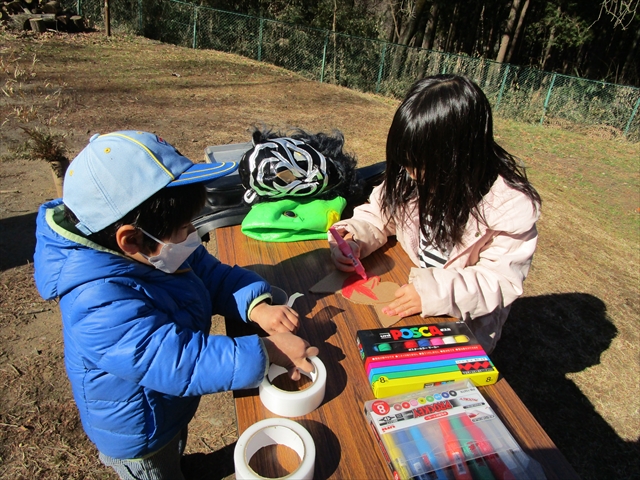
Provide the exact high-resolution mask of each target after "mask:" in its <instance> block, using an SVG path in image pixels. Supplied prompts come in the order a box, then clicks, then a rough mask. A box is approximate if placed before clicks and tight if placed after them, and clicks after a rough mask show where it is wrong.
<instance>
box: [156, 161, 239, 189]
mask: <svg viewBox="0 0 640 480" xmlns="http://www.w3.org/2000/svg"><path fill="white" fill-rule="evenodd" d="M237 169H238V163H237V162H222V163H194V164H193V165H191V166H190V167H189V168H188V169H187V170H185V171H184V172H182V173H181V174H180V176H179V177H178V178H176V179H175V180H174V181H172V182H171V183H169V184H168V185H167V187H179V186H180V185H189V184H191V183H202V182H208V181H211V180H214V179H216V178H219V177H224V176H225V175H229V174H230V173H233V172H235V171H236V170H237Z"/></svg>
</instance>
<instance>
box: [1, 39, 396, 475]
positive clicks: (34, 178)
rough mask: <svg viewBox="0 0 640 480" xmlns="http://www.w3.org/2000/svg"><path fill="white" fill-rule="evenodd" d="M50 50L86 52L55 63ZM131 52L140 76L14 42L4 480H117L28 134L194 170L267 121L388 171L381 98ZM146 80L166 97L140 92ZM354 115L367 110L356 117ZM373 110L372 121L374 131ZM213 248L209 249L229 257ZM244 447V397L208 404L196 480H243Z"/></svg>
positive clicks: (35, 43) (50, 190) (76, 46)
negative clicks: (71, 373)
mask: <svg viewBox="0 0 640 480" xmlns="http://www.w3.org/2000/svg"><path fill="white" fill-rule="evenodd" d="M4 40H8V41H7V42H6V43H5V42H4ZM127 41H128V40H127V39H126V38H119V39H118V42H124V43H126V42H127ZM40 42H49V45H51V42H61V43H63V44H65V45H66V46H67V47H68V46H69V44H71V45H72V46H73V48H71V49H69V48H61V49H60V51H59V52H58V53H57V55H55V54H54V55H51V53H47V54H44V53H43V52H42V51H41V49H40V44H41V43H40ZM131 42H135V47H134V48H136V49H139V50H138V52H139V53H140V51H142V56H143V57H144V58H146V59H147V61H146V62H145V63H144V64H137V65H130V64H129V63H128V62H129V59H128V58H127V54H126V52H125V51H124V50H125V49H120V48H119V45H118V43H117V42H115V41H114V42H110V41H109V40H108V39H105V37H104V34H101V33H95V34H85V35H75V36H65V35H57V34H46V36H45V37H44V38H40V39H38V40H35V39H33V38H30V37H27V38H22V39H16V38H14V37H11V38H9V37H6V38H3V41H2V42H0V53H1V54H2V64H1V65H0V66H1V67H2V69H3V70H4V72H0V73H3V74H4V75H5V80H3V81H4V82H5V84H4V85H3V87H4V92H5V95H1V97H2V100H0V108H1V109H2V110H1V112H0V113H1V114H2V115H1V118H2V120H3V121H5V123H4V124H3V125H2V127H1V129H0V156H1V158H2V163H1V164H0V165H1V169H2V171H1V174H0V289H1V290H0V292H1V293H0V332H1V335H0V364H1V365H2V367H1V368H0V385H2V391H1V392H0V404H2V405H3V407H2V408H1V409H0V427H1V428H0V446H2V445H3V446H4V447H3V448H2V453H1V457H0V478H7V479H9V478H11V479H18V478H24V479H33V478H47V479H49V478H92V479H93V478H115V476H114V475H112V474H111V473H109V472H108V471H107V470H106V469H103V468H102V467H101V465H100V464H99V462H98V460H97V458H96V452H95V450H94V448H93V446H92V445H91V444H90V442H88V440H87V439H86V436H85V435H84V433H83V431H82V427H81V425H80V423H79V419H78V416H77V413H76V411H75V404H74V403H73V400H72V396H71V391H70V387H69V384H68V381H67V379H66V374H65V371H64V364H63V350H62V347H63V346H62V338H61V332H60V313H59V309H58V307H57V304H56V302H55V301H51V302H46V301H44V300H42V299H41V298H40V296H39V295H38V293H37V291H36V290H35V287H34V283H33V266H32V261H33V251H34V248H35V235H34V227H35V216H36V212H37V209H38V207H39V206H40V205H41V204H42V203H43V202H45V201H47V200H49V199H52V198H55V196H56V191H55V188H54V183H53V180H52V174H51V171H50V168H49V166H48V165H47V164H46V163H45V162H40V161H34V160H32V159H29V158H24V157H22V156H21V155H16V152H20V150H21V147H22V145H23V144H24V142H25V141H26V139H27V137H26V135H25V134H24V132H23V131H22V130H21V129H20V128H18V126H19V125H27V126H42V125H47V124H50V125H51V127H52V129H53V131H55V132H56V133H63V134H65V135H66V136H67V137H66V143H67V146H68V150H69V158H73V157H74V156H75V154H77V153H78V152H79V151H80V150H81V149H82V148H83V147H84V145H85V144H86V142H87V141H88V139H89V137H90V136H91V135H92V134H93V133H107V132H109V131H114V130H122V129H139V130H147V131H151V132H155V133H157V134H159V135H161V136H163V137H164V138H166V139H167V140H168V141H169V142H171V143H172V144H174V145H175V146H177V147H178V148H179V150H180V151H181V152H182V153H183V154H185V155H187V156H188V157H189V158H191V159H192V160H194V161H202V160H203V157H204V148H205V147H206V146H208V145H220V144H227V143H234V142H246V141H249V140H250V139H251V137H250V129H251V127H252V126H253V125H261V124H265V125H268V126H272V127H275V128H286V127H288V126H297V127H300V128H307V129H309V130H310V131H328V130H329V129H332V128H335V127H337V126H341V128H342V129H343V131H344V132H345V135H346V136H347V138H352V139H356V138H357V139H359V140H358V142H360V143H359V144H357V143H356V144H355V145H353V144H352V145H349V147H351V148H359V150H360V151H361V152H363V154H361V156H360V161H361V163H365V162H367V161H368V162H369V163H371V162H373V161H378V160H379V158H378V157H374V156H373V155H370V156H369V158H366V157H367V152H374V151H377V152H381V151H382V150H381V148H383V145H384V144H383V142H384V139H382V138H379V137H374V135H373V134H368V133H367V130H368V125H367V123H368V122H372V123H374V124H376V123H377V124H379V126H380V128H381V129H384V126H383V125H385V124H388V122H389V121H390V118H389V115H390V110H389V109H388V108H385V105H384V103H381V102H380V101H379V100H376V101H373V100H372V99H371V98H369V97H367V96H365V95H362V96H360V95H358V94H354V93H353V92H349V91H347V90H345V89H340V88H333V87H328V88H325V89H323V90H322V92H319V91H318V90H317V89H314V88H313V84H312V83H311V82H307V81H305V80H302V79H300V77H298V76H296V75H292V74H289V73H288V72H286V71H283V70H280V69H273V68H271V67H268V66H262V65H258V64H256V63H254V62H249V61H247V62H246V64H243V61H242V60H238V58H236V57H230V56H226V55H224V54H218V53H213V52H212V53H211V55H210V62H211V64H212V65H214V64H215V68H212V69H211V70H206V71H204V70H200V69H196V68H195V67H193V68H192V67H191V63H190V58H189V56H190V55H191V54H192V52H191V51H189V50H184V49H179V48H176V47H173V46H170V45H161V44H158V43H156V42H151V41H147V40H144V39H135V40H133V39H132V40H131ZM2 43H4V45H2ZM95 44H98V45H100V47H101V48H100V52H101V55H107V56H110V57H111V58H110V60H111V62H104V59H102V60H101V61H100V62H99V63H100V65H101V67H100V68H101V69H103V70H102V71H100V72H96V71H95V70H93V71H91V73H90V74H89V73H88V72H87V70H88V69H89V70H91V69H92V68H95V67H94V65H95V64H96V63H98V62H96V61H95V60H93V59H92V51H91V49H92V45H95ZM25 46H26V47H25ZM105 47H106V50H105ZM49 48H50V47H49ZM55 50H56V49H55V48H53V51H54V53H55ZM147 53H148V57H147V56H146V54H147ZM34 58H35V61H34ZM105 65H106V66H107V67H106V68H105V67H104V66H105ZM139 70H142V71H143V72H140V71H139ZM96 74H97V76H96ZM141 74H142V77H140V75H141ZM134 77H135V78H134ZM138 78H144V79H145V81H147V82H149V83H151V84H152V86H153V87H152V88H148V87H147V88H145V89H144V90H143V89H138V88H137V86H136V83H135V82H137V81H138V80H137V79H138ZM13 80H15V81H13ZM240 98H241V99H242V101H239V99H240ZM345 104H350V105H351V106H352V107H353V108H352V109H350V113H349V114H348V115H347V116H346V118H345V116H344V114H343V112H344V108H343V107H344V105H345ZM291 105H295V109H291V108H290V106H291ZM319 105H321V106H322V108H321V109H320V113H319V114H318V113H317V112H318V106H319ZM335 106H340V108H339V112H338V111H336V109H334V107H335ZM362 111H367V112H369V113H368V119H367V122H366V123H365V122H362V118H361V113H360V112H362ZM338 114H340V117H338ZM344 125H348V126H349V127H348V129H345V128H344V127H343V126H344ZM366 142H370V143H371V145H367V143H366ZM213 243H214V242H209V244H208V248H209V249H210V250H211V251H212V253H215V246H214V245H213ZM214 320H215V329H214V331H215V332H216V333H223V325H222V323H221V321H220V319H219V318H215V319H214ZM43 412H47V414H43ZM236 439H237V430H236V425H235V411H234V407H233V401H232V397H231V394H230V393H224V394H216V395H210V396H207V397H205V398H204V399H203V401H202V403H201V407H200V409H199V411H198V413H197V416H196V418H195V420H194V421H193V422H192V423H191V425H190V441H189V442H188V445H187V453H188V454H190V455H188V456H187V467H188V468H189V472H190V477H189V478H194V479H196V478H203V479H205V478H206V479H210V478H223V477H226V476H228V475H232V467H233V465H232V460H231V457H230V455H231V454H232V448H233V445H234V443H233V442H235V440H236ZM225 447H226V448H225ZM212 452H214V453H212ZM220 460H224V461H222V462H221V461H220ZM190 465H191V466H193V467H189V466H190Z"/></svg>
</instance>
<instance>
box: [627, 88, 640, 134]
mask: <svg viewBox="0 0 640 480" xmlns="http://www.w3.org/2000/svg"><path fill="white" fill-rule="evenodd" d="M638 107H640V97H638V101H637V102H636V106H635V107H633V112H631V117H629V121H628V122H627V126H626V127H624V136H625V137H626V136H627V133H629V127H631V122H633V118H634V117H635V116H636V113H637V112H638Z"/></svg>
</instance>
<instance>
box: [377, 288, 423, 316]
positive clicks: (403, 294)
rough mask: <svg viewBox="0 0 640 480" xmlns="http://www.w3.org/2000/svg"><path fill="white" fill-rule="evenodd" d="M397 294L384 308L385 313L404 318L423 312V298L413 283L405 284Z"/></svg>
mask: <svg viewBox="0 0 640 480" xmlns="http://www.w3.org/2000/svg"><path fill="white" fill-rule="evenodd" d="M395 295H396V299H395V300H394V301H393V302H391V303H390V304H389V305H387V306H386V307H384V308H383V309H382V313H384V314H385V315H389V316H392V317H395V316H396V315H398V316H399V317H400V318H403V317H410V316H411V315H416V314H418V313H420V312H422V299H421V298H420V295H418V292H417V291H416V287H414V286H413V284H411V283H409V284H407V285H403V286H402V287H400V288H399V289H398V290H396V294H395Z"/></svg>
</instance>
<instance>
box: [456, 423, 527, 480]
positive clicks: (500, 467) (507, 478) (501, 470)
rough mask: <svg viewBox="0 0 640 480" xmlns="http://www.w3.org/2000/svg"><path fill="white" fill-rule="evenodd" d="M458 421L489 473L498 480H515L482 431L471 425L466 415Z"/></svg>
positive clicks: (473, 424)
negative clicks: (486, 465)
mask: <svg viewBox="0 0 640 480" xmlns="http://www.w3.org/2000/svg"><path fill="white" fill-rule="evenodd" d="M458 421H459V422H460V426H461V427H464V428H466V429H467V432H469V434H470V435H471V437H472V438H473V440H474V441H475V442H476V445H477V446H478V450H480V452H481V453H482V455H484V456H485V459H486V460H487V463H488V464H489V468H491V471H492V472H493V473H494V475H495V476H496V477H497V478H498V480H515V479H516V477H515V476H514V475H513V473H512V472H511V470H509V468H508V467H507V466H506V465H505V463H504V462H503V461H502V460H501V459H500V457H499V456H498V454H497V453H496V451H495V449H494V448H493V445H491V442H489V439H488V438H487V437H486V435H485V434H484V432H483V431H482V429H481V428H480V427H478V426H477V425H476V424H475V423H473V422H472V421H471V419H470V418H469V417H468V416H467V415H461V416H460V417H459V418H458Z"/></svg>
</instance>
